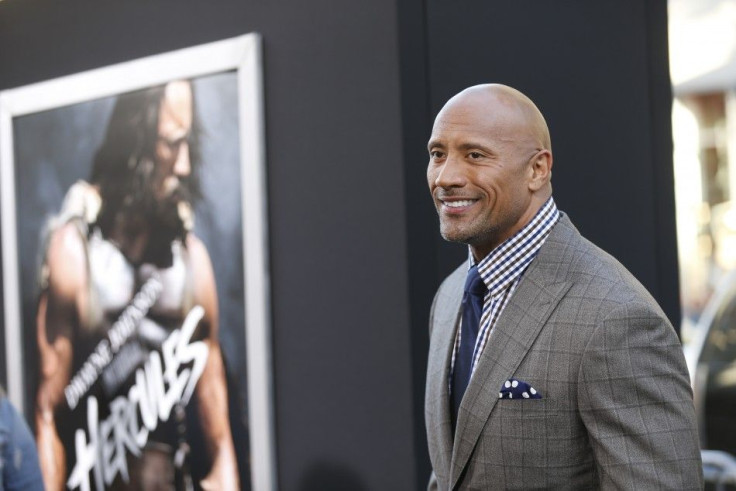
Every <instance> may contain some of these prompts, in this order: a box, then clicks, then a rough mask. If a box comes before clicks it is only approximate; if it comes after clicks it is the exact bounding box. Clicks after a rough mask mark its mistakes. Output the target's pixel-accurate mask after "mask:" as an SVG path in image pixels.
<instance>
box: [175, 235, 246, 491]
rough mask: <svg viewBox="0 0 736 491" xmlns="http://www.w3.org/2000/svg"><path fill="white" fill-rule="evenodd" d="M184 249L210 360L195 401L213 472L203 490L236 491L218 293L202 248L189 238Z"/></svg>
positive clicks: (195, 240)
mask: <svg viewBox="0 0 736 491" xmlns="http://www.w3.org/2000/svg"><path fill="white" fill-rule="evenodd" d="M187 249H188V250H189V253H190V255H191V261H192V268H193V270H194V296H195V303H197V304H199V305H201V306H202V307H203V308H204V311H205V313H204V319H203V321H202V322H203V323H204V325H205V327H206V328H207V331H206V332H207V339H206V342H207V345H208V348H209V357H208V358H207V365H206V366H205V369H204V372H202V377H201V378H200V380H199V383H198V384H197V389H196V390H197V396H198V397H197V400H198V401H199V414H200V417H201V418H202V428H203V432H204V436H205V441H206V442H207V448H208V451H209V453H210V455H212V456H213V459H212V468H211V470H210V472H209V474H208V475H207V476H206V477H205V479H203V480H202V483H201V484H202V487H203V488H204V489H218V490H219V489H222V490H231V489H239V483H238V467H237V464H236V461H235V448H234V446H233V440H232V434H231V432H230V420H229V417H228V399H227V385H226V383H225V367H224V365H223V361H222V353H221V351H220V342H219V339H218V321H219V319H218V315H219V314H218V310H217V290H216V286H215V276H214V273H213V271H212V263H211V262H210V257H209V254H208V253H207V249H206V248H205V246H204V244H202V242H200V241H199V239H197V238H196V237H194V236H193V235H191V234H190V236H189V238H188V239H187Z"/></svg>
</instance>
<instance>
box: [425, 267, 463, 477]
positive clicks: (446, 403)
mask: <svg viewBox="0 0 736 491" xmlns="http://www.w3.org/2000/svg"><path fill="white" fill-rule="evenodd" d="M467 270H468V265H467V262H466V263H463V264H462V265H461V266H460V267H459V268H458V269H457V270H456V271H455V272H454V273H453V274H452V275H450V277H448V279H447V281H446V283H445V284H444V285H443V286H442V287H441V288H440V292H439V293H438V296H437V299H436V302H437V304H436V305H435V308H434V309H433V311H432V312H433V319H432V320H431V325H432V330H433V332H432V336H431V343H430V347H429V359H428V368H427V388H426V398H427V400H426V407H427V414H426V418H427V422H426V423H427V427H428V428H434V431H430V434H431V435H434V436H435V438H434V439H430V441H429V447H430V452H431V453H432V460H433V463H434V468H435V474H437V476H438V478H441V481H443V482H447V480H448V479H449V477H450V476H449V470H450V459H451V457H452V426H451V425H452V423H451V421H450V397H449V393H448V381H449V374H450V363H451V360H452V350H453V347H454V343H455V330H456V326H457V322H458V319H459V317H460V304H461V303H462V298H463V284H464V279H465V275H466V274H467Z"/></svg>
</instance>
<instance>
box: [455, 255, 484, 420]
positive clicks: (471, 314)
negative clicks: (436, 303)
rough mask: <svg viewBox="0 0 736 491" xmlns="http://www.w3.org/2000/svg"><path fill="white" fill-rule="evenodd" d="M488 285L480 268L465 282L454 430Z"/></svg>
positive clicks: (473, 270)
mask: <svg viewBox="0 0 736 491" xmlns="http://www.w3.org/2000/svg"><path fill="white" fill-rule="evenodd" d="M486 291H487V289H486V284H485V283H483V279H482V278H481V277H480V274H479V273H478V268H477V267H476V266H473V267H472V268H470V271H468V277H467V279H466V280H465V293H464V294H463V309H462V310H463V312H462V315H463V319H462V324H461V326H460V347H459V349H458V350H457V354H456V355H455V367H454V369H453V372H452V389H451V392H452V410H451V416H452V429H453V431H454V430H455V425H456V424H457V414H458V410H459V409H460V401H462V400H463V394H465V389H466V388H467V387H468V381H469V380H470V372H471V367H472V364H473V351H474V350H475V340H476V339H477V338H478V328H479V326H480V316H481V314H482V313H483V297H484V296H485V294H486Z"/></svg>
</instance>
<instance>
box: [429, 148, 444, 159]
mask: <svg viewBox="0 0 736 491" xmlns="http://www.w3.org/2000/svg"><path fill="white" fill-rule="evenodd" d="M442 155H443V154H442V152H440V151H439V150H432V151H431V152H429V156H430V157H432V158H433V159H441V158H442Z"/></svg>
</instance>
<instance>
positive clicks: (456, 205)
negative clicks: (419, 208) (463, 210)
mask: <svg viewBox="0 0 736 491" xmlns="http://www.w3.org/2000/svg"><path fill="white" fill-rule="evenodd" d="M443 203H444V204H445V206H449V207H450V208H460V207H462V206H470V205H472V204H473V200H469V199H465V200H462V201H443Z"/></svg>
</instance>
